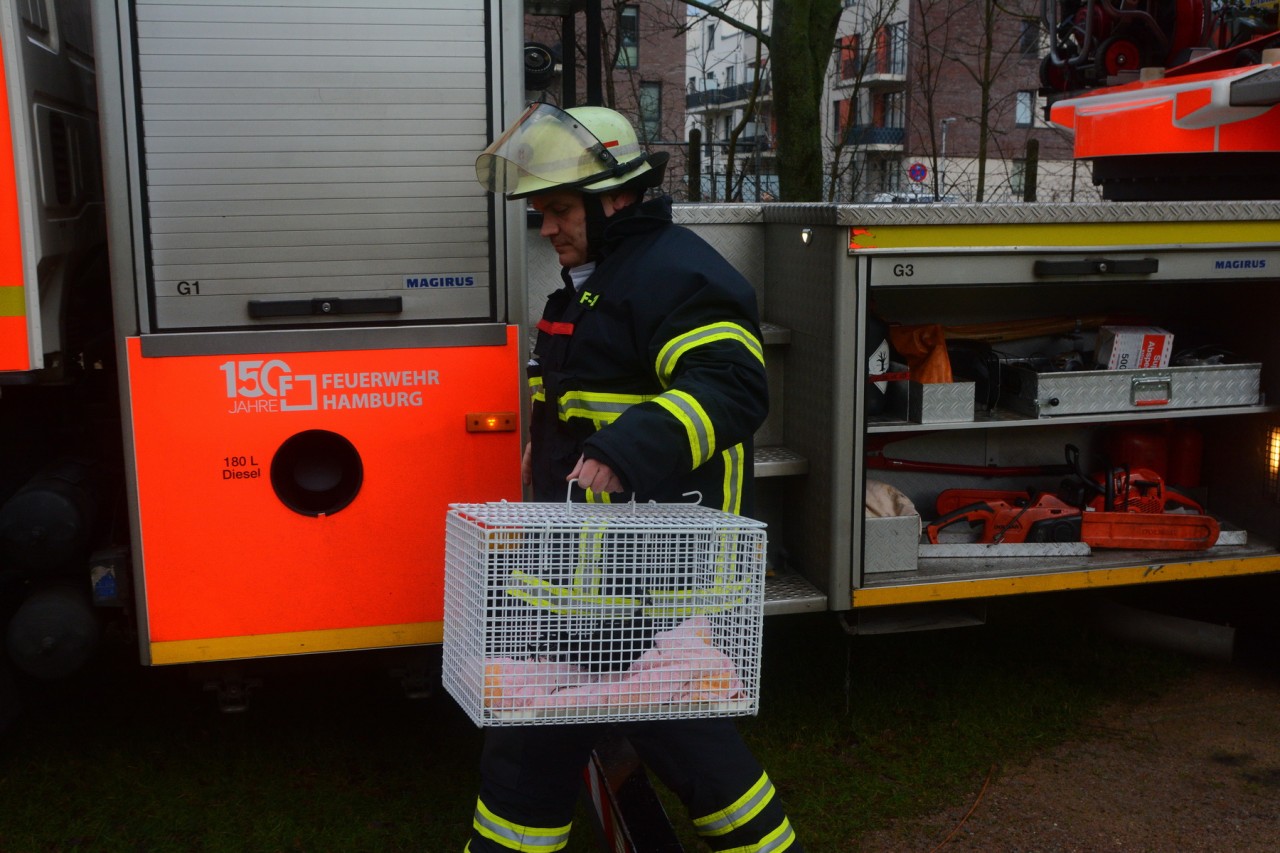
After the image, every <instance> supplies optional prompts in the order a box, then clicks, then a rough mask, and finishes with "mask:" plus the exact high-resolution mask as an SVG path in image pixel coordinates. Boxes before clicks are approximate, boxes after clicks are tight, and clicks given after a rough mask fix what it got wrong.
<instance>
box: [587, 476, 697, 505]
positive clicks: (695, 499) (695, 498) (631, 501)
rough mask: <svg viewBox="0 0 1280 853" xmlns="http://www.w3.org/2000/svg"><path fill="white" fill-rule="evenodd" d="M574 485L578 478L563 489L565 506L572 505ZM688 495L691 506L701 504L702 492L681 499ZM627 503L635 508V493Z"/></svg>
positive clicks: (683, 495) (653, 502)
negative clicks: (691, 498) (690, 497)
mask: <svg viewBox="0 0 1280 853" xmlns="http://www.w3.org/2000/svg"><path fill="white" fill-rule="evenodd" d="M576 485H578V478H577V477H574V478H573V479H572V480H570V481H569V485H568V488H566V489H565V493H564V502H565V503H567V504H571V503H573V487H574V486H576ZM690 495H692V496H693V501H692V504H693V505H694V506H698V505H699V504H701V503H702V492H700V491H698V490H697V489H694V490H693V491H691V492H684V493H683V494H682V495H681V497H685V498H687V497H689V496H690ZM628 503H630V504H631V506H632V507H633V508H634V507H635V505H636V493H635V492H632V493H631V500H630V501H628ZM649 503H651V504H656V503H657V501H655V500H653V499H652V498H650V499H649Z"/></svg>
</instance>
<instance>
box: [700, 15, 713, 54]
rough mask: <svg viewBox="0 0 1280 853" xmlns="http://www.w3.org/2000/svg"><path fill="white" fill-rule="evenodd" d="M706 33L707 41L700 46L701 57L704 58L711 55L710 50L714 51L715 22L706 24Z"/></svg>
mask: <svg viewBox="0 0 1280 853" xmlns="http://www.w3.org/2000/svg"><path fill="white" fill-rule="evenodd" d="M706 33H707V40H706V42H705V43H704V44H703V45H702V47H703V55H704V56H710V55H711V51H712V50H714V49H715V46H716V23H715V21H708V22H707V29H706Z"/></svg>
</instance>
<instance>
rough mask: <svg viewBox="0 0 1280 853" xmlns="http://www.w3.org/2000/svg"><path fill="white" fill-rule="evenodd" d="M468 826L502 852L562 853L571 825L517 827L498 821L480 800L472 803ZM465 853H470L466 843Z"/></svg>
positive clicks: (510, 823) (496, 816)
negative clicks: (473, 811) (474, 803)
mask: <svg viewBox="0 0 1280 853" xmlns="http://www.w3.org/2000/svg"><path fill="white" fill-rule="evenodd" d="M471 826H472V829H473V830H474V831H475V832H476V833H477V834H479V835H480V836H482V837H483V838H487V839H488V840H490V841H492V842H493V843H494V844H496V845H498V847H500V848H501V849H503V850H515V851H518V853H554V851H556V850H563V849H564V846H565V845H566V844H568V843H569V828H570V827H571V826H572V824H566V825H565V826H554V827H541V826H521V825H520V824H518V823H515V822H513V821H509V820H504V819H503V818H501V817H498V815H496V814H494V813H493V812H492V811H491V810H490V809H489V808H488V807H487V806H486V805H485V804H484V801H483V800H476V814H475V817H474V818H473V819H472V822H471ZM466 850H467V851H468V853H471V844H470V842H468V844H467V846H466Z"/></svg>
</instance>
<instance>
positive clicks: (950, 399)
mask: <svg viewBox="0 0 1280 853" xmlns="http://www.w3.org/2000/svg"><path fill="white" fill-rule="evenodd" d="M975 394H976V391H975V388H974V383H972V382H936V383H928V384H926V383H923V382H912V383H911V385H910V388H909V390H908V400H907V417H908V419H909V420H910V421H911V422H912V423H917V424H941V423H956V422H964V421H972V420H973V417H974V415H973V413H974V406H975Z"/></svg>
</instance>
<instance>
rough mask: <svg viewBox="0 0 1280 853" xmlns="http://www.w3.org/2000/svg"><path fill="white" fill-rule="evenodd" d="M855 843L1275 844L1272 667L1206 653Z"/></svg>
mask: <svg viewBox="0 0 1280 853" xmlns="http://www.w3.org/2000/svg"><path fill="white" fill-rule="evenodd" d="M857 850H858V852H859V853H880V852H881V851H884V853H890V851H892V853H916V851H920V853H932V851H984V853H1024V851H1025V853H1031V851H1034V853H1086V851H1087V853H1093V852H1094V851H1125V853H1138V852H1139V851H1141V853H1171V851H1178V853H1210V851H1212V853H1274V852H1275V851H1280V673H1278V672H1277V671H1276V670H1275V669H1274V668H1267V669H1262V668H1257V667H1253V668H1250V667H1244V666H1240V665H1226V664H1205V665H1203V666H1202V667H1197V669H1196V671H1195V672H1194V673H1193V674H1191V675H1190V676H1188V677H1187V678H1186V679H1185V680H1182V681H1179V682H1178V683H1177V684H1176V685H1174V686H1172V687H1171V688H1170V689H1169V690H1168V692H1166V693H1163V694H1162V695H1160V696H1158V697H1153V698H1151V699H1150V700H1147V701H1143V702H1140V703H1127V704H1117V705H1112V706H1110V707H1108V708H1106V709H1105V710H1104V711H1103V712H1101V713H1100V714H1099V715H1098V716H1097V717H1096V719H1094V720H1092V721H1091V722H1090V724H1089V733H1088V735H1087V736H1085V737H1083V738H1081V739H1078V740H1075V741H1073V742H1069V743H1066V744H1063V745H1062V746H1060V747H1057V748H1054V749H1052V750H1050V751H1048V752H1046V753H1044V754H1041V755H1038V756H1036V757H1034V758H1032V759H1030V760H1028V761H1027V762H1025V763H1023V764H1019V765H1016V766H1006V767H996V768H993V769H992V772H991V774H990V776H989V777H988V778H987V779H984V780H980V781H979V782H978V784H977V785H976V786H975V787H974V789H973V791H972V792H971V795H970V796H969V797H968V798H967V799H966V800H965V801H964V802H959V803H956V804H955V806H953V807H951V808H948V809H946V810H944V811H943V812H941V813H938V814H935V815H932V816H929V817H927V818H924V819H922V820H919V821H913V822H911V823H910V825H906V824H903V825H899V826H896V827H893V828H891V829H890V830H886V831H883V832H877V833H874V834H871V835H868V836H866V837H864V838H863V839H862V840H861V843H860V844H859V845H858V848H857Z"/></svg>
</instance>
